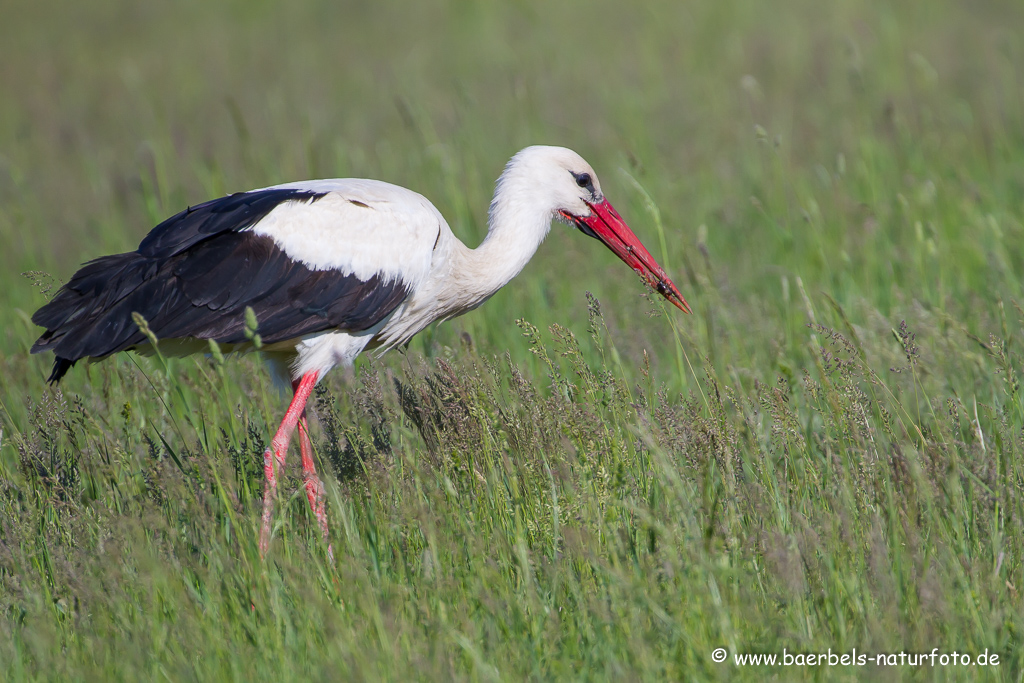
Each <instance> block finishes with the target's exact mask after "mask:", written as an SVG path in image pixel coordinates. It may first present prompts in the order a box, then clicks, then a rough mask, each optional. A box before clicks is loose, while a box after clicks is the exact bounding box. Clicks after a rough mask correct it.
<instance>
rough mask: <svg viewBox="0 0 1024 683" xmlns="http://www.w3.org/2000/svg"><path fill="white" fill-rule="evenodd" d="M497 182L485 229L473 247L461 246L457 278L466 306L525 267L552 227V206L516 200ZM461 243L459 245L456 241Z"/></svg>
mask: <svg viewBox="0 0 1024 683" xmlns="http://www.w3.org/2000/svg"><path fill="white" fill-rule="evenodd" d="M503 189H505V190H508V187H507V186H505V187H502V185H500V184H499V187H498V191H497V192H496V194H495V197H494V201H493V202H492V203H491V209H490V212H489V216H488V226H489V229H488V232H487V236H486V237H485V238H484V240H483V242H481V243H480V246H478V247H477V248H476V249H468V248H466V247H462V249H459V250H458V251H459V252H460V253H459V254H458V256H457V259H458V261H460V262H461V263H460V264H459V266H458V271H459V273H458V278H459V280H460V281H461V283H460V284H461V286H462V287H464V292H463V293H462V295H461V296H460V297H459V298H463V297H465V303H466V304H468V306H467V308H473V307H476V306H479V305H480V304H481V303H483V302H484V301H486V300H487V299H488V298H490V296H491V295H492V294H494V293H495V292H497V291H498V290H499V289H501V288H502V287H504V286H505V285H506V284H508V282H509V281H510V280H511V279H512V278H514V277H515V276H516V275H518V274H519V273H520V271H522V270H523V268H525V267H526V264H527V263H529V262H530V259H531V258H533V255H534V254H535V253H536V252H537V247H539V246H540V243H541V242H543V241H544V238H545V237H546V236H547V234H548V231H549V230H550V229H551V210H550V209H548V208H547V207H545V206H540V205H537V204H536V203H531V202H528V201H527V202H523V201H516V198H515V196H514V195H513V196H511V197H510V196H509V193H508V192H502V190H503ZM459 246H462V245H459Z"/></svg>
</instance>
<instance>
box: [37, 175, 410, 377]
mask: <svg viewBox="0 0 1024 683" xmlns="http://www.w3.org/2000/svg"><path fill="white" fill-rule="evenodd" d="M319 196H322V195H316V194H314V193H310V192H298V191H294V190H264V191H260V192H254V193H246V194H242V195H238V194H236V195H231V196H229V197H224V198H222V199H219V200H214V201H212V202H207V203H205V204H202V205H200V206H197V207H193V208H191V209H189V210H187V211H183V212H181V213H179V214H177V215H176V216H174V217H172V218H170V219H168V220H166V221H164V222H163V223H161V224H160V225H158V226H157V227H156V228H154V229H153V231H152V232H151V233H150V234H149V235H148V236H147V237H146V238H145V239H144V240H143V241H142V244H141V245H140V246H139V250H138V251H135V252H131V253H127V254H116V255H113V256H104V257H102V258H99V259H96V260H95V261H90V262H89V263H87V264H85V265H84V266H83V267H82V268H81V269H80V270H79V271H78V272H77V273H75V275H74V276H73V277H72V278H71V280H70V281H69V282H68V283H67V284H66V285H64V287H62V288H61V290H60V291H59V292H58V293H57V295H56V296H55V297H54V298H53V300H52V301H50V303H48V304H46V305H45V306H43V307H42V308H40V309H39V310H38V311H36V313H35V315H33V316H32V321H33V322H34V323H36V324H37V325H40V326H42V327H45V328H46V332H44V333H43V334H42V335H41V336H40V337H39V339H38V340H37V341H36V343H35V345H34V346H33V347H32V353H39V352H41V351H48V350H52V351H53V352H54V354H55V356H56V358H55V361H54V367H53V372H52V374H51V375H50V380H49V381H51V382H57V381H59V380H60V378H61V377H63V375H64V374H65V373H66V372H67V371H68V369H70V367H71V366H72V365H74V363H75V361H77V360H79V359H81V358H87V357H88V358H102V357H104V356H109V355H111V354H113V353H116V352H118V351H124V350H126V349H130V348H132V347H134V346H136V345H139V344H142V343H145V342H146V338H145V336H144V335H143V334H142V333H141V332H140V331H139V329H138V327H137V326H136V325H135V323H134V320H133V318H132V314H133V313H136V312H137V313H140V314H142V316H143V317H144V318H145V319H146V321H147V322H148V323H149V326H150V329H152V330H153V333H154V334H156V336H157V338H159V339H181V338H195V339H214V340H216V341H217V342H219V343H223V344H237V343H242V342H245V341H247V337H246V330H245V309H246V307H251V308H252V309H253V311H254V312H255V313H256V318H257V320H258V322H259V330H258V331H259V333H260V337H261V338H262V340H263V342H264V343H266V344H272V343H275V342H278V341H285V340H288V339H293V338H295V337H298V336H301V335H305V334H311V333H314V332H320V331H324V330H329V329H343V330H349V331H361V330H365V329H368V328H370V327H373V326H374V325H376V324H377V323H378V322H380V321H381V320H383V319H384V318H385V317H386V316H387V315H389V314H390V313H391V312H392V311H393V310H394V309H395V308H396V307H397V306H398V304H399V303H401V302H402V301H403V300H404V299H405V298H406V297H407V296H408V294H409V292H408V289H407V288H406V286H405V285H404V283H403V282H402V281H401V280H390V281H386V280H384V279H382V278H380V277H379V276H376V275H375V276H373V277H372V278H370V279H369V280H366V281H363V280H360V279H359V278H357V277H356V276H355V275H351V274H349V275H345V274H343V273H341V272H338V271H336V270H312V269H310V268H308V267H307V266H306V265H304V264H303V263H301V262H298V261H295V260H293V259H292V258H291V257H289V256H288V255H287V254H286V253H284V251H282V250H281V249H280V248H279V247H278V246H277V245H276V244H275V243H274V241H273V240H272V239H271V238H269V237H266V236H262V235H256V234H254V233H252V232H249V231H246V229H247V228H249V227H251V226H252V225H254V224H255V223H256V222H258V221H259V220H260V219H261V218H263V217H264V216H265V215H266V214H268V213H270V211H271V210H272V209H273V208H274V207H275V206H277V205H278V204H280V203H282V202H284V201H292V200H295V199H299V200H307V201H309V200H315V199H316V198H318V197H319Z"/></svg>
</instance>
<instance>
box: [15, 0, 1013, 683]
mask: <svg viewBox="0 0 1024 683" xmlns="http://www.w3.org/2000/svg"><path fill="white" fill-rule="evenodd" d="M0 14H2V20H0V46H2V47H0V54H2V55H3V59H2V60H0V247H2V248H0V266H2V267H0V292H2V295H0V296H2V299H0V302H2V305H0V330H2V332H0V667H2V669H0V671H2V674H0V677H2V678H3V679H4V680H10V681H23V680H24V681H35V680H61V681H100V680H102V681H137V680H170V681H189V680H231V681H254V680H349V679H355V680H410V679H413V680H488V681H490V680H502V681H518V680H616V681H619V680H762V679H764V678H772V679H775V680H902V679H908V680H943V681H945V680H993V681H1003V680H1007V681H1009V680H1015V681H1016V680H1021V677H1022V675H1024V648H1022V637H1024V634H1021V633H1019V631H1021V630H1024V603H1022V599H1021V593H1022V592H1024V526H1022V521H1024V497H1022V487H1024V396H1022V389H1021V372H1022V370H1024V366H1022V362H1021V361H1022V354H1024V309H1022V307H1024V291H1022V279H1021V274H1022V269H1024V41H1021V39H1020V36H1022V35H1024V4H1022V3H1020V2H1019V1H1017V0H979V1H974V2H967V1H966V0H964V1H959V2H957V1H954V0H928V1H927V2H924V1H911V2H900V3H892V2H883V1H881V0H877V1H875V0H835V1H834V2H818V1H815V0H780V1H778V2H755V1H754V0H729V1H724V2H711V1H708V2H672V1H669V0H652V1H651V2H645V3H623V2H608V1H606V0H595V1H592V2H586V3H584V2H564V3H545V2H540V1H539V0H519V1H516V2H507V3H487V2H481V1H479V0H452V1H451V2H429V3H399V2H375V3H354V2H340V3H328V2H312V1H311V2H293V3H287V4H284V3H281V4H277V3H270V2H265V1H264V0H254V1H249V2H240V1H238V0H229V1H226V2H222V3H207V2H199V1H198V0H184V1H183V2H178V3H156V2H151V1H149V0H144V1H142V2H133V3H129V2H124V1H123V0H96V1H94V2H89V3H71V2H60V1H59V0H58V1H55V2H50V3H41V2H30V1H28V0H6V1H5V2H4V3H3V5H2V7H0ZM529 144H557V145H564V146H568V147H571V148H573V149H575V150H576V151H578V152H580V153H581V154H582V155H583V156H584V157H585V158H586V159H587V160H588V161H589V162H590V163H591V164H592V165H593V166H594V168H595V169H596V171H597V173H598V174H599V176H600V178H601V182H602V185H603V187H604V190H605V192H606V195H607V197H608V198H609V199H610V200H611V202H612V203H614V204H615V206H616V207H617V208H618V210H619V212H620V213H621V214H622V215H623V216H624V217H625V219H626V220H627V222H628V223H629V224H630V225H631V227H632V228H633V230H634V231H635V232H636V233H637V234H638V235H639V236H640V238H641V239H642V240H643V241H644V242H645V243H646V244H647V245H648V246H649V247H650V248H651V251H652V253H653V254H654V256H655V257H656V258H657V259H658V260H659V262H660V263H661V264H662V265H663V266H665V267H666V269H667V270H668V271H669V273H670V274H671V275H672V276H673V279H674V280H675V282H676V284H677V285H678V286H679V288H680V290H681V291H682V292H683V294H684V295H685V296H686V298H687V300H688V301H689V302H690V304H691V306H692V307H693V312H694V314H693V315H691V316H685V315H682V314H681V313H680V312H679V311H677V310H675V309H671V308H669V307H666V305H665V304H664V303H663V302H661V301H659V300H657V299H656V298H654V297H652V296H651V295H649V294H648V293H646V292H645V290H644V288H643V286H642V284H641V283H640V282H639V281H638V279H637V278H636V276H635V275H633V274H632V273H630V272H629V270H628V269H627V268H625V267H624V266H623V265H622V264H621V263H620V262H619V261H618V260H617V259H615V257H614V256H613V255H612V254H610V253H608V252H607V250H605V249H604V248H603V247H601V245H599V244H598V243H597V242H595V241H593V240H590V239H587V238H585V237H584V236H582V235H580V234H579V233H578V232H576V231H572V230H569V229H565V228H564V227H562V226H557V225H556V226H555V227H554V228H553V230H552V233H551V235H550V236H549V237H548V239H547V241H546V243H545V244H544V245H542V246H541V249H540V251H539V252H538V254H537V256H536V257H535V258H534V260H533V261H532V262H531V264H530V265H529V266H528V267H527V268H526V270H525V271H524V272H523V273H522V274H521V275H520V276H519V277H518V278H517V279H515V280H513V282H512V283H510V284H509V285H508V286H507V287H506V288H505V289H503V290H502V291H501V292H499V293H498V294H497V295H496V296H495V297H494V298H493V299H492V300H491V301H489V302H488V303H487V304H485V305H484V306H483V307H482V308H480V309H479V310H477V311H474V312H472V313H470V314H468V315H466V316H464V317H462V318H459V319H457V320H454V321H451V322H448V323H444V324H441V325H437V326H434V327H432V328H430V329H428V330H427V331H425V332H423V333H421V334H420V335H419V336H418V337H417V338H416V339H415V340H414V341H413V343H412V344H411V345H410V346H409V348H408V349H407V350H405V351H404V352H392V353H390V354H387V355H385V356H383V357H380V358H373V357H368V356H367V357H363V358H361V359H360V361H359V362H358V363H357V365H356V367H355V368H354V370H352V371H349V372H342V371H335V372H334V373H333V374H332V375H330V376H329V377H328V378H327V379H326V380H325V381H324V382H322V383H321V385H320V387H318V389H317V392H316V395H315V410H314V411H313V412H314V415H315V417H314V419H313V427H312V431H313V441H314V446H315V448H316V452H317V457H318V460H319V466H320V471H321V472H322V473H323V475H324V479H325V481H326V484H327V490H328V503H327V512H328V517H329V521H330V525H331V534H332V541H333V549H334V556H335V557H334V561H333V562H332V561H331V560H330V559H329V558H328V556H327V549H326V547H325V545H324V544H323V542H322V541H321V539H320V537H319V533H318V530H317V528H316V523H315V519H313V518H312V515H311V514H310V513H309V511H308V508H307V505H306V501H305V496H304V495H303V493H302V492H301V490H300V487H299V484H300V482H301V472H300V470H299V467H298V454H297V452H295V450H294V449H293V452H292V454H291V455H290V463H291V464H290V466H289V469H288V471H287V472H286V473H285V474H284V486H283V489H284V490H285V491H286V492H287V494H286V496H285V497H284V499H283V500H281V503H280V504H279V505H278V506H277V508H276V516H275V528H274V538H273V541H272V544H271V548H270V552H269V554H268V556H267V558H266V560H261V558H260V554H259V551H258V548H257V536H258V529H259V515H260V510H261V496H262V481H263V475H262V452H263V449H264V447H265V445H266V444H267V442H268V441H269V439H270V437H271V436H272V433H273V430H274V429H275V428H276V425H277V421H278V420H279V419H280V416H281V414H282V412H283V410H284V408H285V406H286V404H287V397H286V396H284V395H282V394H280V393H279V392H278V390H277V389H276V388H275V387H274V386H273V384H272V382H271V380H270V377H269V374H268V372H267V370H266V369H265V368H264V367H263V366H262V365H261V363H260V360H259V358H258V357H256V356H244V357H240V358H233V357H230V356H229V357H227V358H225V359H220V358H204V357H196V358H187V359H175V360H170V361H167V362H166V363H161V362H159V361H157V360H153V359H145V358H138V357H135V356H133V355H130V354H124V355H121V356H118V357H114V358H110V359H108V360H106V361H104V362H102V363H99V364H95V365H85V364H80V365H79V366H77V367H76V368H74V369H73V370H72V371H71V373H69V375H68V377H67V378H66V379H65V381H64V382H63V383H62V384H61V385H60V386H59V387H57V388H51V387H48V386H47V385H46V384H45V381H44V380H45V378H46V375H47V373H48V371H49V365H50V363H51V362H52V359H51V357H49V356H31V355H29V353H28V350H29V347H30V346H31V344H32V342H33V341H34V340H35V338H36V336H37V335H38V334H39V332H40V330H39V328H36V327H35V326H34V325H32V323H31V321H30V316H31V314H32V312H33V311H34V310H35V309H36V308H38V307H39V306H41V305H42V304H44V303H45V302H46V301H47V298H48V297H49V296H52V294H53V293H54V292H55V291H56V290H55V287H57V286H59V285H60V284H61V283H62V282H64V281H66V279H67V278H68V277H69V276H70V275H71V274H72V273H73V272H74V270H75V268H76V267H77V266H78V265H79V264H80V263H82V262H84V261H86V260H89V259H91V258H95V257H98V256H101V255H104V254H108V253H116V252H123V251H130V250H132V249H134V248H136V246H137V245H138V242H139V240H141V238H142V237H143V236H144V235H145V233H146V232H147V231H148V230H149V228H150V227H152V226H153V225H155V224H156V223H157V222H159V221H160V220H162V219H163V218H165V217H167V216H169V215H171V214H173V213H175V212H177V211H179V210H181V209H182V208H184V207H185V206H186V205H189V204H195V203H198V202H200V201H203V200H206V199H209V198H211V197H214V196H219V195H221V194H224V193H227V192H232V191H239V190H246V189H250V188H254V187H264V186H267V185H271V184H274V183H278V182H286V181H289V180H297V179H302V178H316V177H346V176H358V177H372V178H380V179H384V180H388V181H391V182H394V183H397V184H400V185H404V186H406V187H410V188H412V189H415V190H416V191H418V192H420V193H422V194H424V195H425V196H427V197H428V198H430V199H431V200H432V201H433V202H434V203H435V205H436V206H437V207H438V208H439V209H440V211H441V212H442V213H443V214H444V215H445V216H446V217H447V218H448V221H449V223H450V225H451V226H452V229H453V230H454V231H455V233H456V234H457V235H459V236H460V237H461V238H462V239H463V240H464V241H465V242H467V243H468V244H471V245H474V246H475V244H476V243H477V242H478V241H479V240H480V239H481V238H482V236H483V235H484V234H485V232H486V210H487V205H488V202H489V200H490V196H491V193H492V191H493V183H494V180H495V179H496V178H497V176H498V174H499V173H500V171H501V169H502V167H503V165H504V163H505V162H506V161H507V159H508V158H509V157H510V156H511V155H512V154H513V153H514V152H515V151H517V150H518V149H520V148H521V147H524V146H526V145H529ZM718 648H724V649H725V651H726V654H727V657H726V660H725V661H724V662H718V661H716V660H715V659H714V658H713V656H712V653H713V652H714V651H715V650H716V649H718ZM784 649H785V651H786V652H787V653H790V654H793V653H803V654H806V653H826V652H827V651H831V652H832V653H849V652H851V651H853V650H854V649H856V651H857V652H859V653H867V654H868V655H871V656H874V655H876V654H889V653H900V652H906V653H922V652H924V653H931V652H933V651H936V650H937V651H938V652H939V653H946V654H952V653H953V652H957V653H958V660H957V661H958V662H959V661H961V660H960V659H959V657H960V655H964V654H967V655H969V656H970V657H971V658H972V662H973V661H974V658H975V657H977V656H978V655H981V654H983V653H986V652H987V653H989V654H990V655H991V654H997V655H998V663H997V664H986V665H977V664H974V663H972V664H970V665H964V664H959V663H958V664H957V665H952V664H950V665H947V666H942V665H941V664H940V663H939V662H938V661H937V660H933V661H929V662H928V663H924V664H921V665H917V666H913V665H902V666H889V665H885V666H879V665H878V664H875V663H870V662H869V663H867V664H864V665H862V666H856V665H828V664H827V663H826V664H825V665H814V666H796V665H793V666H769V665H765V664H760V665H748V666H741V665H740V664H738V663H737V661H736V660H735V658H734V657H735V656H736V655H742V654H746V653H767V654H773V653H774V654H777V655H778V656H779V657H780V658H781V657H782V654H783V650H784Z"/></svg>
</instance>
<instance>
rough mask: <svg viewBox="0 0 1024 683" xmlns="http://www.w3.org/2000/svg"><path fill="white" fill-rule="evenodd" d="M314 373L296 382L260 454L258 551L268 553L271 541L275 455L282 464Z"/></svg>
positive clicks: (275, 478) (314, 378)
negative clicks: (262, 484) (271, 437)
mask: <svg viewBox="0 0 1024 683" xmlns="http://www.w3.org/2000/svg"><path fill="white" fill-rule="evenodd" d="M316 378H317V373H315V372H307V373H306V374H305V375H303V376H302V379H301V380H299V382H298V384H297V385H296V386H295V396H294V397H293V398H292V403H291V405H290V406H288V410H287V411H286V412H285V414H284V419H283V420H281V426H280V427H279V428H278V430H277V434H275V435H274V440H273V441H271V442H270V446H269V447H268V448H267V450H266V452H265V453H264V454H263V474H264V475H265V476H266V486H265V488H264V489H263V526H262V528H261V529H260V555H266V554H267V547H268V546H269V545H270V517H271V513H272V512H273V509H274V496H275V495H276V494H277V476H276V474H275V473H274V458H275V457H276V458H277V462H278V464H279V466H282V467H283V466H284V459H285V455H286V454H287V453H288V442H289V441H291V438H292V432H293V431H295V425H296V424H298V422H299V418H300V417H301V416H302V414H303V412H304V411H305V409H306V401H307V400H308V399H309V395H310V394H311V393H312V392H313V387H314V386H316Z"/></svg>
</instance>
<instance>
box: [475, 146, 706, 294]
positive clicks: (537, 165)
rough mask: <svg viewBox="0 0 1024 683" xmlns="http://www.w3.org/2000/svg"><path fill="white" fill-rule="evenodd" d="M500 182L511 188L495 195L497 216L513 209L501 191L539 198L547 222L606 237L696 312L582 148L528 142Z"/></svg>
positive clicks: (653, 282)
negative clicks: (620, 208)
mask: <svg viewBox="0 0 1024 683" xmlns="http://www.w3.org/2000/svg"><path fill="white" fill-rule="evenodd" d="M498 187H499V190H503V189H504V190H506V192H498V193H496V194H495V201H494V203H492V204H491V214H492V220H493V218H494V213H495V212H496V211H500V210H502V209H505V208H510V207H508V206H507V205H506V206H498V195H499V194H502V195H504V197H503V199H508V198H511V197H518V198H522V200H523V201H527V200H529V201H531V202H539V203H540V204H541V205H543V206H544V207H545V210H546V211H548V212H549V214H548V217H547V219H546V222H547V223H550V221H551V220H552V219H553V220H557V221H559V222H562V223H566V224H568V225H571V226H573V227H575V228H578V229H579V231H580V232H582V233H583V234H585V235H589V236H590V237H593V238H595V239H598V240H600V241H601V242H603V243H604V245H605V246H607V247H608V248H609V249H611V251H612V252H613V253H614V254H615V255H616V256H618V257H619V258H620V259H622V260H623V261H624V262H625V263H626V265H628V266H629V267H630V268H632V269H633V270H634V271H636V272H637V273H639V274H640V276H641V277H643V278H644V280H645V281H646V282H647V284H648V285H650V287H651V288H652V289H653V290H655V291H656V292H658V293H659V294H661V295H662V296H664V297H665V298H666V299H668V300H669V301H670V302H672V304H673V305H675V306H676V307H678V308H679V309H681V310H683V311H685V312H686V313H689V312H690V307H689V305H688V304H687V303H686V300H685V299H684V298H683V295H682V294H680V293H679V290H678V289H677V288H676V286H675V285H674V284H673V283H672V280H670V279H669V277H668V275H667V274H666V273H665V270H664V269H663V268H662V267H661V266H659V265H658V263H657V262H656V261H655V260H654V257H653V256H651V254H650V252H649V251H647V249H646V248H645V247H644V245H643V244H642V243H641V242H640V239H639V238H638V237H637V236H636V235H634V234H633V231H632V230H630V229H629V226H628V225H626V222H625V221H624V220H622V217H621V216H620V215H619V213H618V211H616V210H615V207H613V206H612V205H611V204H610V203H609V202H608V200H607V199H605V197H604V193H603V192H602V191H601V182H600V181H599V180H598V179H597V174H596V173H594V169H593V168H591V167H590V164H588V163H587V162H586V161H585V160H584V159H583V157H581V156H580V155H579V154H577V153H576V152H574V151H572V150H571V149H566V148H565V147H543V146H536V147H527V148H526V149H524V150H522V151H521V152H519V153H518V154H516V155H515V156H514V157H512V160H511V161H509V163H508V166H507V167H506V168H505V173H503V174H502V176H501V178H500V179H499V181H498ZM513 188H515V191H513Z"/></svg>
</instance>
